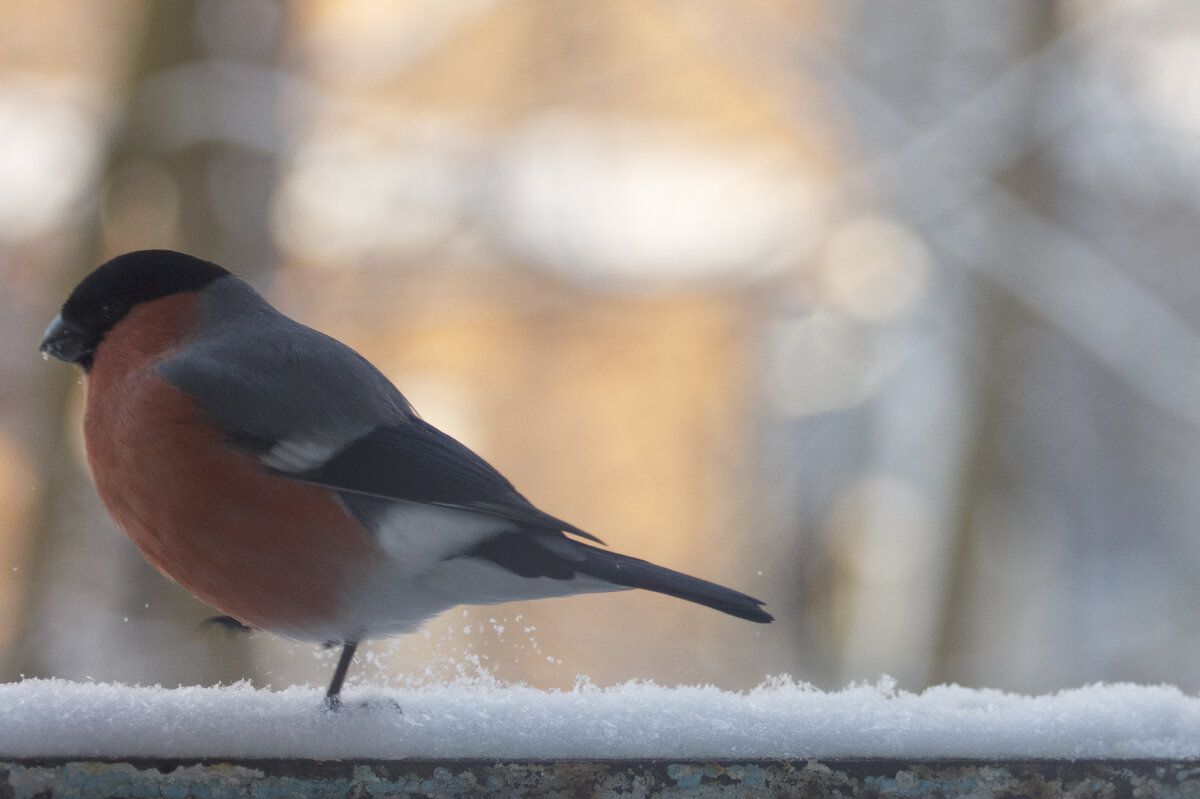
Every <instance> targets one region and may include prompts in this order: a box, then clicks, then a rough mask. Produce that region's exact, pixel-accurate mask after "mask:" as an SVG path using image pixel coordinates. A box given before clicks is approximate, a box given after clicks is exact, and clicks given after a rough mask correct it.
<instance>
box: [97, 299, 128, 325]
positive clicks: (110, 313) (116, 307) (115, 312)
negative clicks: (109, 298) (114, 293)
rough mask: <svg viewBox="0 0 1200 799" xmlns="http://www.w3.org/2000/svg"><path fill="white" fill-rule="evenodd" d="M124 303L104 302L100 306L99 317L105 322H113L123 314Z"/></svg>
mask: <svg viewBox="0 0 1200 799" xmlns="http://www.w3.org/2000/svg"><path fill="white" fill-rule="evenodd" d="M125 310H126V308H125V303H123V302H106V303H104V304H103V305H101V306H100V318H102V319H103V320H104V321H105V322H109V323H112V322H115V321H117V320H118V319H120V318H121V317H122V316H124V315H125Z"/></svg>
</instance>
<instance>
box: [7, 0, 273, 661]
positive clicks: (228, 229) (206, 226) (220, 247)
mask: <svg viewBox="0 0 1200 799" xmlns="http://www.w3.org/2000/svg"><path fill="white" fill-rule="evenodd" d="M284 23H285V8H284V6H283V4H280V3H275V2H267V1H266V0H256V2H248V3H243V2H237V1H236V0H212V1H211V2H202V1H200V0H191V1H190V2H171V3H148V4H145V6H144V19H143V20H142V27H141V34H140V37H137V50H136V53H135V55H134V56H133V57H132V58H131V63H130V70H129V76H128V81H127V86H126V87H125V88H124V89H123V90H121V94H122V95H123V96H124V97H125V98H126V101H127V102H126V105H125V107H124V108H123V109H122V115H121V117H120V119H119V120H118V122H117V124H116V125H115V127H114V129H113V132H112V136H111V140H110V145H109V154H108V156H107V158H106V159H105V165H104V168H103V171H102V175H101V177H100V179H99V181H98V185H97V187H96V190H95V198H94V203H93V204H92V207H93V209H94V212H95V219H94V222H93V224H92V234H91V238H90V241H87V242H85V243H84V244H83V245H82V246H81V247H80V253H79V269H78V271H77V272H76V274H74V275H73V276H69V277H68V278H67V279H65V280H64V285H63V294H64V296H65V293H66V292H67V291H69V289H70V286H71V285H73V284H74V282H75V281H76V280H78V279H79V278H80V277H82V276H83V275H84V274H86V273H87V272H88V271H90V270H91V269H92V268H94V267H95V266H96V265H97V264H98V263H100V262H102V261H103V260H106V259H107V258H110V257H112V256H114V255H117V254H119V253H121V252H125V251H128V250H133V249H147V248H156V247H163V248H171V249H180V250H184V251H187V252H191V253H193V254H195V255H198V256H200V257H204V258H208V259H212V260H216V261H218V262H224V263H226V264H227V265H229V266H230V267H232V268H235V269H236V270H237V271H238V272H239V273H240V274H242V275H247V276H250V277H254V276H256V275H259V276H261V275H262V274H264V273H266V272H267V271H268V270H270V269H271V268H272V267H273V265H274V256H273V251H272V245H271V238H270V232H269V227H268V224H267V222H268V200H269V197H270V194H271V191H272V189H273V187H274V185H275V183H276V169H277V160H278V156H279V150H280V135H279V131H278V120H279V112H278V108H277V104H278V100H279V88H280V86H281V85H283V83H284V81H283V80H282V78H281V76H280V73H279V66H278V62H279V59H280V56H281V47H280V43H281V41H282V32H283V26H284ZM55 366H58V367H59V369H58V373H59V374H60V375H61V377H56V378H53V379H48V380H47V384H48V385H47V390H48V392H49V395H48V396H47V397H46V401H45V404H46V406H47V413H55V414H56V415H58V416H59V418H61V420H62V422H61V425H60V426H59V427H57V428H48V429H50V430H52V433H51V438H49V439H48V440H46V441H45V442H44V450H43V451H44V452H46V453H51V454H48V455H47V456H46V457H45V460H44V463H43V466H42V470H43V473H42V475H41V480H40V485H41V486H43V488H44V490H43V491H42V492H41V501H42V507H41V508H40V509H39V519H38V524H37V528H38V529H37V531H36V533H35V540H34V543H33V551H32V554H31V557H30V558H29V559H28V563H29V566H28V567H27V568H30V569H32V570H34V571H35V572H36V574H35V575H34V576H33V577H32V578H27V581H26V584H27V585H28V586H29V594H28V596H27V597H26V600H25V604H26V612H25V613H24V614H23V619H24V624H25V629H24V630H23V631H21V632H20V633H19V634H18V639H17V645H16V646H15V648H14V651H15V655H14V656H13V657H12V659H11V661H12V662H10V663H8V664H6V671H7V674H8V676H9V678H11V677H12V676H15V675H17V674H22V675H24V676H26V677H34V676H57V677H63V678H75V679H78V678H83V677H89V678H95V679H101V680H121V681H125V682H151V683H153V682H162V683H163V684H167V685H174V684H180V683H184V684H187V683H214V682H218V681H221V682H228V681H232V680H237V679H241V678H244V677H250V676H251V675H250V673H249V672H250V668H251V664H250V659H249V656H248V650H247V647H246V645H245V643H244V641H238V640H234V639H232V638H230V637H229V636H228V635H225V634H222V633H220V632H217V631H203V630H198V629H197V627H198V624H199V622H200V621H201V620H202V619H204V618H206V617H208V616H211V615H214V613H215V611H213V610H212V609H210V608H208V607H207V606H204V605H202V604H201V603H200V602H198V601H196V600H195V599H193V598H191V597H190V596H189V595H188V594H187V592H186V591H184V590H183V589H181V588H180V587H178V586H176V585H175V584H174V583H171V582H170V581H168V580H167V579H165V578H164V577H162V576H161V575H159V574H157V573H156V572H155V571H154V570H153V569H152V568H151V567H150V566H149V565H148V564H146V563H145V561H143V560H142V559H141V557H140V556H139V554H138V553H137V552H136V550H135V549H134V547H133V546H132V544H131V543H130V542H129V541H128V540H127V539H126V538H125V536H124V535H123V534H121V533H119V532H118V531H117V530H116V528H115V526H114V525H113V524H112V523H111V521H110V520H109V519H108V516H107V514H106V513H105V512H104V510H103V508H102V507H101V505H100V503H99V501H98V499H97V498H96V496H95V490H94V488H93V487H92V485H91V483H90V480H89V479H88V477H87V475H86V473H85V471H84V469H83V468H82V458H81V453H80V449H79V446H78V426H79V422H80V420H79V411H80V408H81V400H82V395H81V392H80V391H79V390H78V387H75V388H72V387H71V383H72V382H74V378H75V376H74V375H69V373H68V372H67V370H66V369H65V368H62V367H61V365H58V364H56V365H55ZM48 368H49V367H48Z"/></svg>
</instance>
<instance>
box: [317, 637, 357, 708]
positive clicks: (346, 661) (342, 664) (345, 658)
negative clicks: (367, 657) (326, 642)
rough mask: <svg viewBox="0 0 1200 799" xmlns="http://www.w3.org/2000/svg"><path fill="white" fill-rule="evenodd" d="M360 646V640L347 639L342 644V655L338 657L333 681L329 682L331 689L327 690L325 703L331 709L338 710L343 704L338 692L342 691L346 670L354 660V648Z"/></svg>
mask: <svg viewBox="0 0 1200 799" xmlns="http://www.w3.org/2000/svg"><path fill="white" fill-rule="evenodd" d="M357 648H358V641H347V642H346V643H344V644H342V655H341V657H339V658H338V662H337V668H336V669H334V670H333V682H331V683H329V690H328V691H326V692H325V704H326V706H328V707H329V708H330V709H331V710H337V709H338V708H339V707H341V706H342V700H341V698H340V697H339V696H338V694H340V693H341V691H342V683H343V682H345V680H346V672H347V671H348V670H349V668H350V661H352V660H354V650H355V649H357Z"/></svg>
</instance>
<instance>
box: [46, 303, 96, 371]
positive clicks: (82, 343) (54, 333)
mask: <svg viewBox="0 0 1200 799" xmlns="http://www.w3.org/2000/svg"><path fill="white" fill-rule="evenodd" d="M38 349H40V350H41V352H42V355H44V356H50V355H53V356H54V357H55V358H58V359H59V360H60V361H66V362H67V363H79V362H80V361H83V360H85V359H86V358H87V357H88V356H89V355H91V352H92V349H93V347H92V346H91V345H90V344H89V343H88V342H87V336H86V335H85V334H84V332H83V331H82V330H80V329H78V328H77V327H75V326H74V325H71V324H69V323H67V322H64V321H63V318H62V314H59V315H58V316H56V317H54V321H53V322H51V323H50V326H49V327H48V328H46V334H45V335H44V336H42V345H41V346H40V347H39V348H38Z"/></svg>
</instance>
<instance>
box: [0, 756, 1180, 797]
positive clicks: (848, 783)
mask: <svg viewBox="0 0 1200 799" xmlns="http://www.w3.org/2000/svg"><path fill="white" fill-rule="evenodd" d="M101 796H103V797H139V798H141V797H147V798H149V797H166V798H169V799H188V797H196V798H197V799H226V798H227V797H228V798H229V799H233V798H234V797H239V798H240V797H255V799H283V798H284V797H288V798H289V799H290V798H291V797H358V798H359V799H369V798H371V797H407V796H412V797H418V796H429V797H460V796H463V797H512V796H562V797H610V796H611V797H624V798H625V799H639V798H640V797H660V796H661V797H676V796H678V797H741V796H746V797H767V796H771V797H775V796H788V797H821V796H838V797H857V796H863V797H918V796H940V797H956V796H964V797H965V796H970V797H1001V796H1014V797H1015V796H1025V797H1035V798H1037V799H1042V798H1043V797H1057V796H1071V797H1079V798H1082V797H1143V796H1145V797H1150V796H1156V797H1157V796H1163V797H1200V762H1197V761H1186V762H1179V761H1147V760H1136V761H1133V760H1131V761H1074V762H1070V761H1052V760H1044V761H1021V762H1012V761H994V762H985V761H940V762H933V761H931V762H903V761H892V760H836V761H835V760H827V761H815V760H810V761H747V762H736V763H735V762H724V761H712V762H669V761H636V760H630V761H571V762H557V763H548V762H510V763H504V762H497V763H486V762H479V761H446V762H436V761H363V762H353V761H346V760H337V761H314V760H245V761H218V760H211V761H200V762H197V761H195V760H178V761H176V760H136V759H135V760H77V759H76V760H66V759H56V760H50V759H47V760H19V761H0V799H9V797H12V799H35V798H36V799H76V798H79V799H82V798H83V797H101Z"/></svg>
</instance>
